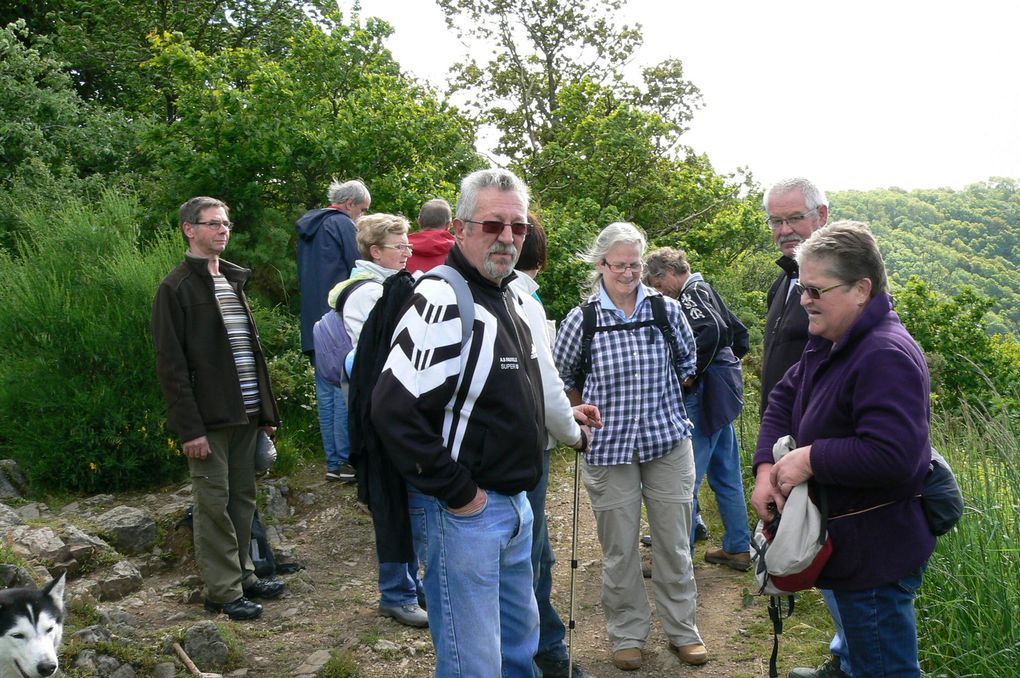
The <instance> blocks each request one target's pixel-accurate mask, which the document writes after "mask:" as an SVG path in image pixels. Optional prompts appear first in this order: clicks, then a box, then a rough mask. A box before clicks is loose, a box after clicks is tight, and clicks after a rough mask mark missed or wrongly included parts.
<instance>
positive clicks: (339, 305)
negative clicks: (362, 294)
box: [336, 278, 372, 315]
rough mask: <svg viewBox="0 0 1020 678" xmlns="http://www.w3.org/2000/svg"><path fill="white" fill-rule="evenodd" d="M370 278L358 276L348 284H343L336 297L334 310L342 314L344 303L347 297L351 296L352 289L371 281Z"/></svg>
mask: <svg viewBox="0 0 1020 678" xmlns="http://www.w3.org/2000/svg"><path fill="white" fill-rule="evenodd" d="M371 281H372V280H371V278H358V279H356V280H353V281H351V284H350V285H347V286H345V287H344V288H343V289H342V290H340V295H339V296H338V297H337V298H336V312H337V313H339V314H340V315H343V312H344V304H345V303H347V299H348V298H349V297H350V296H351V293H352V292H354V290H356V289H358V288H359V287H361V286H362V285H364V284H365V283H367V282H371Z"/></svg>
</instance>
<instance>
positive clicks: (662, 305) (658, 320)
mask: <svg viewBox="0 0 1020 678" xmlns="http://www.w3.org/2000/svg"><path fill="white" fill-rule="evenodd" d="M648 303H650V304H651V305H652V322H654V323H655V326H656V327H658V328H659V331H660V332H662V336H663V338H664V339H665V340H666V348H667V349H668V350H669V362H670V363H671V364H672V365H673V371H674V372H675V373H676V380H677V383H678V384H680V388H681V389H682V388H683V384H684V379H683V376H681V371H680V340H679V339H678V338H677V336H676V332H674V331H673V325H671V324H670V322H669V317H668V316H667V315H666V301H665V300H664V299H663V296H662V295H661V294H656V295H653V296H651V297H648ZM678 400H679V401H680V407H681V409H683V412H684V419H686V420H688V421H690V417H688V416H687V405H686V403H684V398H683V394H680V398H678Z"/></svg>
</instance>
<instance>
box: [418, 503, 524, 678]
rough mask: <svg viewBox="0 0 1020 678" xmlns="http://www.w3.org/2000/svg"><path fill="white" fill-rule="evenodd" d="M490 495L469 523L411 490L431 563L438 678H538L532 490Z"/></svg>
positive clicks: (422, 549)
mask: <svg viewBox="0 0 1020 678" xmlns="http://www.w3.org/2000/svg"><path fill="white" fill-rule="evenodd" d="M488 495H489V498H488V503H487V504H486V505H485V508H483V509H482V511H481V512H480V513H477V514H475V515H473V516H466V517H464V516H456V515H454V514H452V513H450V511H449V509H448V507H447V505H446V502H443V501H441V500H439V499H437V498H435V497H432V496H429V495H425V494H422V493H420V492H418V491H416V490H414V489H413V488H409V491H408V507H409V511H410V514H411V531H412V533H413V535H414V542H415V551H416V552H417V553H418V554H419V555H420V556H424V561H425V582H424V583H425V598H426V600H427V601H428V606H429V609H428V614H429V631H430V633H431V634H432V644H433V646H434V647H435V650H436V674H435V675H436V676H442V678H461V677H464V678H467V677H470V678H502V676H531V675H532V670H533V668H532V667H533V659H534V656H535V651H536V650H537V649H538V606H537V605H536V603H535V592H534V588H533V586H534V584H533V582H534V579H533V577H532V571H531V529H532V523H533V519H532V513H531V507H530V506H529V505H528V500H527V497H525V493H524V492H519V493H517V494H514V495H503V494H499V493H497V492H489V493H488ZM497 658H498V659H497Z"/></svg>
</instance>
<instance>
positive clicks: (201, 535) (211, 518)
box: [188, 423, 258, 603]
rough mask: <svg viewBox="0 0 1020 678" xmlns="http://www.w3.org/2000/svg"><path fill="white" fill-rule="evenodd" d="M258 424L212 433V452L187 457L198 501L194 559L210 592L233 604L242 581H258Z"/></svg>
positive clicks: (215, 599) (218, 599) (211, 597)
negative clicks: (253, 548)
mask: <svg viewBox="0 0 1020 678" xmlns="http://www.w3.org/2000/svg"><path fill="white" fill-rule="evenodd" d="M257 434H258V427H257V426H256V425H255V424H254V423H249V424H245V425H243V426H230V427H227V428H222V429H218V430H216V431H209V432H208V433H206V436H207V437H208V439H209V448H210V449H211V450H212V452H211V454H210V455H209V456H208V457H206V458H205V459H190V458H189V459H188V468H189V469H190V471H191V488H192V490H191V492H192V497H193V501H194V506H195V509H194V511H195V512H194V522H193V528H194V534H195V560H196V562H197V563H198V569H199V572H201V573H202V581H203V583H204V584H205V596H206V598H208V599H209V600H211V601H212V602H214V603H230V602H233V601H235V600H237V599H238V598H240V597H241V595H242V590H241V589H242V585H247V584H252V583H254V582H255V581H256V580H257V577H256V576H255V567H254V566H253V565H252V562H251V554H250V552H249V546H250V544H251V521H252V518H253V517H254V516H255V436H256V435H257Z"/></svg>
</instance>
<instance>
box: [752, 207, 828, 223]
mask: <svg viewBox="0 0 1020 678" xmlns="http://www.w3.org/2000/svg"><path fill="white" fill-rule="evenodd" d="M817 211H818V208H817V207H813V208H811V209H809V210H808V211H807V212H802V213H800V214H792V215H790V216H788V217H773V216H769V217H768V218H767V219H766V220H765V223H766V224H768V225H769V226H771V227H772V228H780V227H782V225H783V224H789V225H790V228H795V227H797V226H800V225H801V224H802V223H803V222H804V220H805V219H807V218H808V216H809V215H810V214H811V213H812V212H817Z"/></svg>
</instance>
